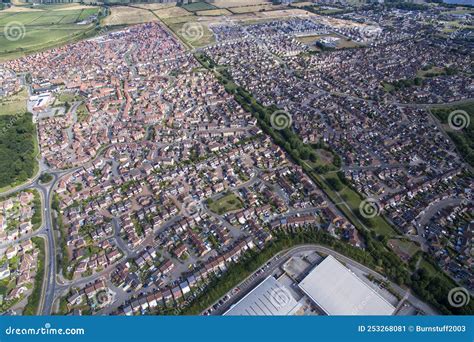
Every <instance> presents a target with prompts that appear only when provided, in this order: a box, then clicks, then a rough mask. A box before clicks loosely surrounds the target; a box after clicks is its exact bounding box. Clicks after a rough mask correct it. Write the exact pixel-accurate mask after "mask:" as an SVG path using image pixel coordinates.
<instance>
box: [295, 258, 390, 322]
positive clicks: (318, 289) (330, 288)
mask: <svg viewBox="0 0 474 342" xmlns="http://www.w3.org/2000/svg"><path fill="white" fill-rule="evenodd" d="M299 286H300V288H301V289H302V290H303V291H304V292H305V293H306V294H307V295H308V296H309V297H310V298H311V299H312V300H313V301H314V302H315V303H316V304H317V305H318V306H319V307H320V308H321V309H323V310H324V311H325V312H326V313H327V314H328V315H391V314H393V312H394V311H395V308H394V307H393V305H392V304H390V303H389V302H388V301H387V300H385V299H384V298H383V297H382V296H381V295H380V294H378V293H377V292H375V291H374V290H373V289H372V288H371V287H370V286H369V285H368V284H366V283H365V282H363V281H362V280H361V279H359V277H357V276H356V275H355V274H354V273H352V272H351V271H350V270H349V269H348V268H346V267H345V266H344V265H343V264H341V263H340V262H339V261H337V260H336V259H335V258H334V257H333V256H331V255H329V256H328V257H326V259H324V260H323V261H322V262H321V263H320V264H319V265H318V266H316V267H315V268H314V269H313V270H312V271H311V272H310V273H309V274H308V275H307V276H306V277H305V278H304V279H303V281H301V283H300V284H299Z"/></svg>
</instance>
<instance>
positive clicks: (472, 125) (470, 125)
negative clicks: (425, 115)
mask: <svg viewBox="0 0 474 342" xmlns="http://www.w3.org/2000/svg"><path fill="white" fill-rule="evenodd" d="M430 111H431V113H432V114H433V115H434V116H435V117H436V118H437V119H438V120H439V121H440V122H441V123H442V125H443V128H444V129H445V130H446V132H447V133H448V135H449V137H450V138H451V139H452V140H453V142H454V144H455V145H456V148H457V149H458V150H459V153H460V154H461V156H462V157H463V158H464V160H465V161H466V162H467V163H469V165H471V166H474V101H469V102H466V103H463V104H459V105H455V106H449V107H446V106H444V107H442V106H436V107H432V108H431V109H430ZM455 111H457V112H455ZM451 113H453V114H451ZM450 115H451V119H450ZM449 120H451V121H452V122H451V124H450V123H449V122H448V121H449ZM453 124H454V125H456V126H454V125H453ZM453 126H454V128H456V129H453Z"/></svg>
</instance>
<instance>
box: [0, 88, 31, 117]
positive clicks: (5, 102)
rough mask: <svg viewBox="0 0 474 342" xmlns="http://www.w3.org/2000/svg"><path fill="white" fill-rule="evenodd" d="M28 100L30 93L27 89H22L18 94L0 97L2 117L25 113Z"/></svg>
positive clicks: (0, 113)
mask: <svg viewBox="0 0 474 342" xmlns="http://www.w3.org/2000/svg"><path fill="white" fill-rule="evenodd" d="M27 99H28V91H27V90H26V87H23V88H22V89H20V91H18V92H17V93H16V94H13V95H10V96H8V97H0V116H1V115H17V114H21V113H25V112H26V101H27Z"/></svg>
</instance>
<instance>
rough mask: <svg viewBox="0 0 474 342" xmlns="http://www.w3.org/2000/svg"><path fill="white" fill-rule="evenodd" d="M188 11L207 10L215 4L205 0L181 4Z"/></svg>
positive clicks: (213, 7) (211, 8)
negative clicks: (204, 0) (203, 0)
mask: <svg viewBox="0 0 474 342" xmlns="http://www.w3.org/2000/svg"><path fill="white" fill-rule="evenodd" d="M181 7H182V8H184V9H185V10H187V11H189V12H198V11H208V10H213V9H216V7H215V6H213V5H211V4H208V3H207V2H194V3H190V4H187V5H183V6H181Z"/></svg>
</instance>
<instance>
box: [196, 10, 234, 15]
mask: <svg viewBox="0 0 474 342" xmlns="http://www.w3.org/2000/svg"><path fill="white" fill-rule="evenodd" d="M196 14H197V15H199V16H219V15H232V13H231V12H229V11H228V10H226V9H214V10H208V11H199V12H196Z"/></svg>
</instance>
